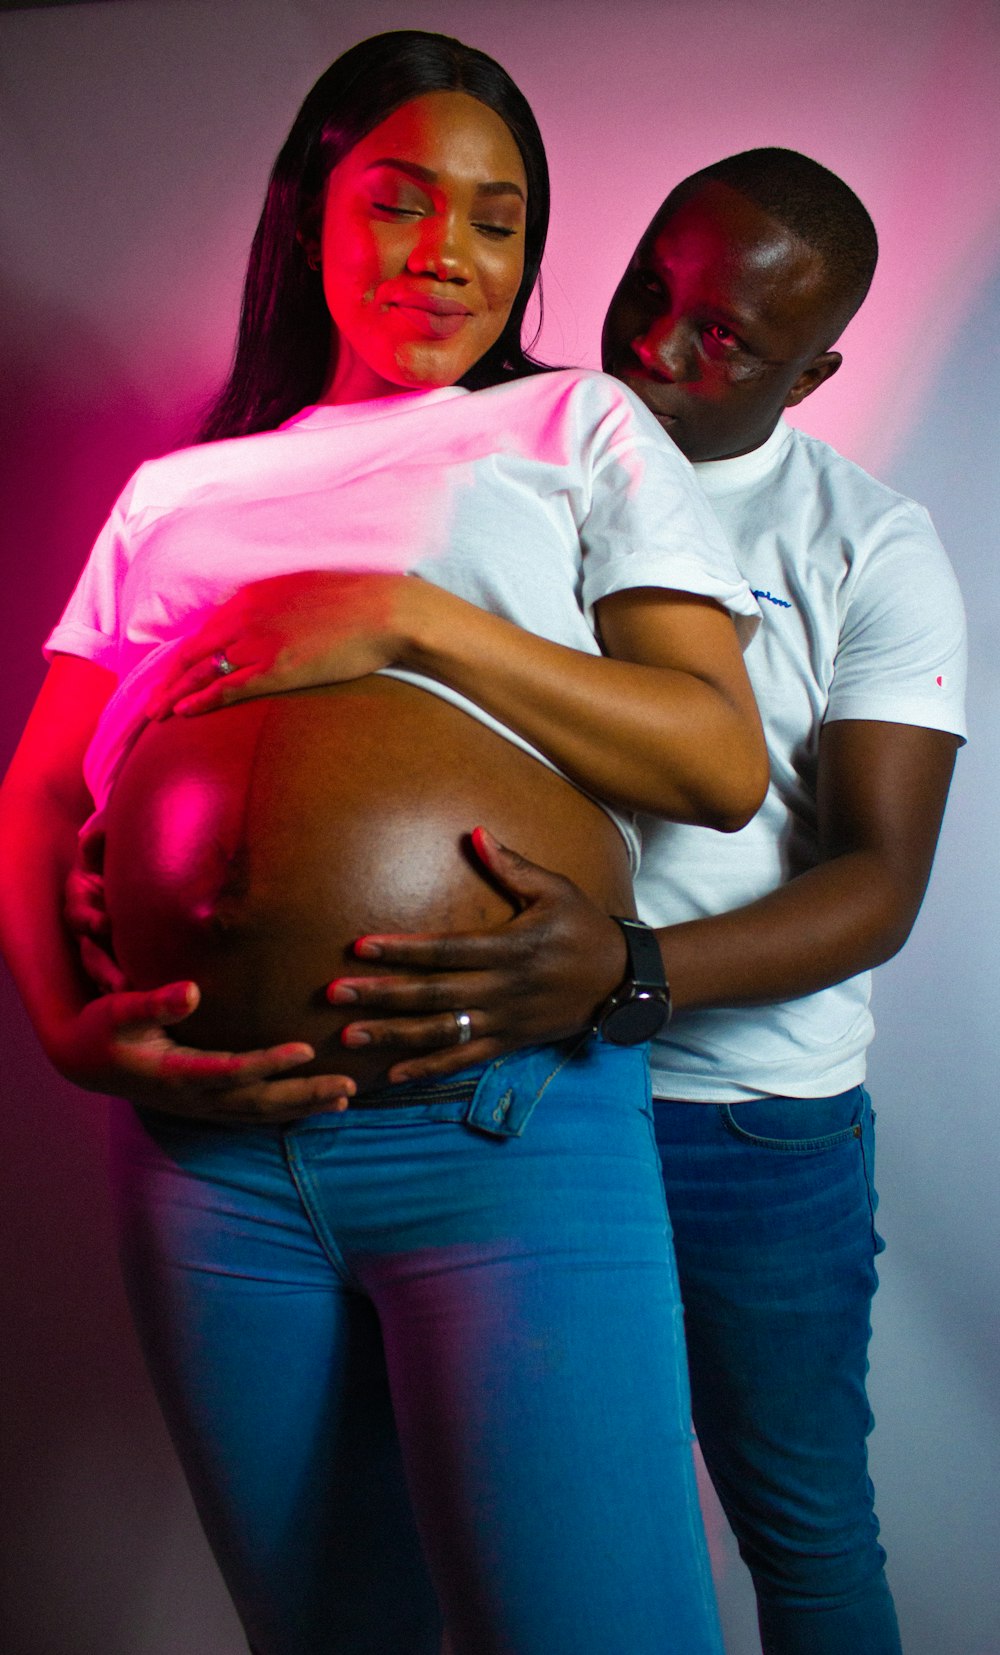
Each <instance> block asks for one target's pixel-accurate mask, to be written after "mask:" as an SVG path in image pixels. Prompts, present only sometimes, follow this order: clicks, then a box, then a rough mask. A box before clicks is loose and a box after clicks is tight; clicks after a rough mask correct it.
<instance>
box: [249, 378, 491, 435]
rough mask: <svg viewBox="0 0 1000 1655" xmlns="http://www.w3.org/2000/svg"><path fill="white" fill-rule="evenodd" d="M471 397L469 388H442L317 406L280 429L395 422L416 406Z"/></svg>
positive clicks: (313, 404) (456, 386) (291, 419)
mask: <svg viewBox="0 0 1000 1655" xmlns="http://www.w3.org/2000/svg"><path fill="white" fill-rule="evenodd" d="M470 394H471V393H470V392H469V389H468V387H467V386H465V385H439V386H438V387H437V388H436V389H435V390H433V391H400V392H399V394H398V395H397V396H388V397H373V398H372V399H371V401H370V402H313V403H310V404H309V406H308V407H307V408H303V409H301V410H300V412H299V413H297V414H293V415H292V416H291V418H290V419H287V420H285V422H284V424H283V425H282V426H281V427H279V429H280V430H282V431H287V430H288V429H289V428H290V427H292V426H300V425H308V426H316V425H344V424H349V425H357V424H360V423H361V421H363V420H364V421H367V420H377V419H391V417H392V416H393V414H401V413H402V412H403V411H404V410H405V409H406V408H410V407H412V406H413V405H414V404H415V403H422V404H424V405H426V404H427V403H428V402H445V401H447V400H448V399H449V398H450V397H465V396H469V395H470Z"/></svg>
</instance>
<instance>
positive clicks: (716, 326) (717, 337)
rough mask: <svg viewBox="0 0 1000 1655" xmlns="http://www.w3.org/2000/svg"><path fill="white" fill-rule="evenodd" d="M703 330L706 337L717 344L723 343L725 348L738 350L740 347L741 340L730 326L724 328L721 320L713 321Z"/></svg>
mask: <svg viewBox="0 0 1000 1655" xmlns="http://www.w3.org/2000/svg"><path fill="white" fill-rule="evenodd" d="M703 331H704V335H705V338H706V339H709V340H711V342H712V343H713V344H715V345H721V346H722V348H723V350H738V349H739V348H740V342H739V340H738V339H737V337H736V335H735V333H732V332H731V331H730V329H729V328H724V327H723V326H722V324H721V323H720V322H713V323H712V324H711V326H710V327H707V328H705V329H704V330H703Z"/></svg>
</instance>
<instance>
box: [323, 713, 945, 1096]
mask: <svg viewBox="0 0 1000 1655" xmlns="http://www.w3.org/2000/svg"><path fill="white" fill-rule="evenodd" d="M957 746H958V741H957V738H956V737H955V736H953V735H950V734H948V733H946V732H943V731H939V730H927V729H923V728H918V727H916V726H913V725H906V724H887V723H877V722H874V721H868V720H843V721H839V722H835V723H831V724H829V725H827V726H825V727H824V729H823V730H822V732H821V735H820V745H819V768H818V796H817V804H818V812H819V844H820V855H821V861H820V863H819V865H818V866H817V867H815V868H812V869H810V870H809V871H808V872H807V873H804V874H801V875H799V876H798V877H796V878H795V879H792V880H790V881H789V883H788V884H787V885H785V886H782V887H780V888H779V889H777V890H775V891H772V892H770V893H768V894H767V895H766V896H763V897H761V898H759V899H758V900H757V901H755V902H752V903H749V904H748V905H746V906H745V907H742V908H738V909H735V910H733V911H731V912H729V913H725V914H718V915H715V916H713V917H711V918H708V919H699V920H692V921H688V922H686V923H684V924H681V925H674V926H667V927H665V928H664V929H662V930H661V931H659V932H658V936H659V939H660V943H661V948H662V952H663V957H664V963H665V966H666V969H667V975H668V977H669V979H670V984H671V990H672V994H673V997H674V1005H675V1012H676V1014H677V1015H678V1016H683V1013H684V1011H685V1010H693V1009H696V1008H701V1007H709V1006H735V1005H755V1004H757V1005H763V1004H767V1003H770V1002H775V1001H781V1000H790V999H795V998H798V997H800V996H801V995H804V994H811V993H814V992H816V991H817V990H819V989H821V988H826V987H829V986H830V985H831V984H833V983H837V982H840V981H842V980H843V979H844V978H845V977H849V976H852V975H854V973H856V972H858V971H863V970H866V969H868V968H869V967H872V966H875V965H879V964H881V962H882V961H884V960H887V959H889V958H890V957H891V956H892V955H893V954H895V953H896V952H897V951H898V950H899V949H900V948H901V947H902V945H903V943H904V942H905V941H906V938H907V936H908V935H909V933H910V930H911V928H912V925H913V922H914V920H915V918H916V916H917V912H918V910H919V908H920V903H921V901H922V898H923V894H924V891H925V889H926V885H927V880H928V877H929V874H930V870H931V864H932V861H933V858H934V850H935V847H936V844H937V839H938V834H939V831H940V827H941V820H942V817H943V814H944V807H945V802H946V800H947V796H948V787H949V783H950V781H951V775H952V770H953V767H954V762H955V753H956V749H957ZM477 848H479V850H480V855H481V856H482V857H483V859H484V861H485V862H486V863H487V865H488V866H489V867H490V870H491V872H492V873H493V875H494V877H499V878H500V880H501V882H502V883H503V884H504V885H505V886H506V887H507V889H508V890H509V891H510V892H511V894H512V895H513V896H514V898H515V900H516V901H517V902H518V904H519V906H520V909H521V911H520V913H519V914H518V915H517V917H516V918H515V919H513V920H512V921H510V922H509V923H508V924H507V925H504V926H502V927H499V928H498V929H497V930H495V931H493V932H488V933H482V934H480V935H476V936H473V935H466V936H462V937H451V938H448V937H430V938H413V939H409V938H388V937H379V938H365V939H362V940H361V942H360V943H359V945H358V952H359V954H361V955H362V956H363V957H365V958H366V959H372V958H381V959H383V960H384V961H385V962H386V964H388V965H392V966H393V967H394V968H396V969H400V968H402V970H404V971H405V972H407V975H405V976H396V977H392V978H366V979H361V978H340V979H338V981H337V983H335V984H333V985H332V986H331V998H333V999H334V1001H335V1002H336V1003H338V1004H351V1003H354V1004H356V1005H357V1006H358V1008H359V1016H358V1018H357V1019H356V1020H355V1021H354V1022H353V1023H351V1024H350V1025H349V1026H348V1028H347V1029H345V1030H344V1034H343V1038H344V1039H345V1040H346V1042H347V1043H348V1044H354V1043H357V1044H362V1043H364V1044H368V1043H372V1044H380V1043H388V1042H392V1043H396V1044H399V1043H402V1044H405V1045H406V1046H407V1047H408V1048H409V1049H411V1050H413V1051H414V1052H415V1053H417V1052H424V1053H426V1052H427V1051H428V1049H429V1048H433V1047H443V1048H445V1049H444V1050H438V1051H436V1052H433V1053H432V1054H431V1055H427V1056H419V1057H417V1056H415V1057H414V1058H412V1059H408V1060H406V1061H405V1063H402V1064H398V1065H397V1066H396V1068H395V1070H394V1071H393V1078H394V1079H403V1078H416V1077H418V1076H424V1075H443V1074H448V1073H450V1072H452V1071H454V1070H455V1069H456V1068H459V1067H462V1066H464V1065H467V1064H469V1063H470V1062H476V1061H481V1060H483V1059H488V1058H490V1057H493V1056H495V1055H497V1053H499V1052H502V1051H506V1050H509V1049H510V1048H511V1047H513V1046H516V1045H523V1044H525V1043H527V1042H536V1041H543V1040H547V1039H556V1038H563V1037H565V1036H566V1035H568V1034H571V1033H573V1032H575V1031H576V1030H580V1029H583V1028H585V1027H587V1026H588V1024H589V1023H590V1022H591V1020H592V1017H593V1014H594V1011H595V1010H596V1008H597V1007H598V1006H600V1004H601V1003H602V1002H603V1000H604V999H606V997H607V996H608V994H610V993H611V992H612V990H613V989H614V988H616V987H617V985H618V983H619V982H620V981H621V979H622V977H623V975H624V969H625V967H624V947H623V944H622V941H621V937H620V933H619V931H618V927H617V926H616V925H615V924H614V923H613V922H612V921H610V920H609V919H608V918H607V917H606V916H605V915H604V914H602V913H601V912H600V910H599V909H598V908H596V906H595V905H594V904H593V903H591V902H590V901H589V899H587V898H586V897H585V896H584V895H583V894H582V893H581V892H580V891H578V890H577V889H576V887H574V886H572V885H570V884H569V882H568V881H566V880H563V879H560V878H558V877H557V876H555V875H552V874H548V873H546V872H545V871H544V870H542V869H538V868H536V867H535V866H534V865H533V864H531V863H525V862H524V861H523V860H522V859H521V858H518V857H513V856H511V855H510V853H506V852H504V851H502V850H500V849H499V848H494V846H493V845H492V844H491V842H490V841H489V839H488V837H487V838H482V837H481V838H480V839H479V840H478V843H477ZM416 972H421V973H427V974H428V975H423V976H419V977H418V976H415V975H413V973H416ZM459 1010H462V1011H468V1012H470V1013H471V1015H472V1020H473V1021H472V1029H473V1041H472V1042H471V1043H470V1044H466V1045H464V1046H462V1047H461V1048H460V1049H458V1050H456V1048H455V1045H454V1042H455V1022H454V1018H453V1016H452V1013H453V1012H454V1011H459ZM372 1013H375V1014H376V1016H377V1017H378V1018H379V1019H385V1021H373V1020H372V1016H371V1014H372ZM364 1037H367V1038H364Z"/></svg>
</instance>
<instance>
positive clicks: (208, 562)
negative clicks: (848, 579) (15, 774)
mask: <svg viewBox="0 0 1000 1655" xmlns="http://www.w3.org/2000/svg"><path fill="white" fill-rule="evenodd" d="M317 568H335V569H344V570H368V571H379V572H386V571H389V572H403V571H408V572H410V573H412V574H416V575H419V576H422V577H423V578H424V579H425V580H429V581H433V582H435V583H436V584H438V585H440V586H443V587H446V588H447V589H448V590H449V591H451V592H455V593H457V594H458V595H459V596H460V597H463V598H467V599H469V601H471V602H472V603H475V604H477V605H478V606H479V607H480V608H483V609H488V610H491V611H492V612H493V613H494V614H497V615H502V616H505V617H506V618H507V619H508V620H511V621H514V622H516V623H517V624H518V625H519V626H522V627H525V628H527V629H528V630H530V631H532V632H535V633H537V634H539V635H540V636H542V637H545V638H549V639H551V640H553V641H555V642H558V643H560V644H565V645H568V646H570V647H572V648H573V649H577V650H582V651H584V652H586V653H587V654H591V655H596V654H599V653H600V648H599V645H598V642H597V638H596V636H595V631H594V624H595V623H594V617H593V606H594V604H595V603H597V602H598V600H599V599H601V598H603V597H607V596H608V595H609V594H611V593H613V592H618V591H624V590H627V589H630V588H632V587H638V586H653V587H664V588H671V589H677V590H681V591H687V592H694V593H698V594H702V595H706V596H709V597H712V598H715V599H717V600H718V601H719V602H720V603H722V604H724V605H725V606H726V607H727V608H729V609H730V610H731V611H732V612H733V614H734V616H735V617H736V618H737V624H738V625H740V626H741V628H742V630H743V632H744V635H746V636H748V635H749V634H750V632H752V630H753V627H754V625H755V624H756V619H757V617H758V610H757V606H756V604H755V603H754V600H753V598H752V597H751V595H750V592H749V589H748V587H747V584H746V582H745V580H743V578H742V577H741V575H740V574H739V572H738V570H737V568H736V565H735V563H734V562H733V558H732V553H731V552H730V550H729V547H728V545H727V544H726V541H725V537H724V535H723V533H722V530H721V529H720V528H719V525H718V522H717V520H716V518H715V516H714V514H713V512H712V511H711V508H710V507H709V506H708V505H707V504H706V502H705V500H704V497H703V495H702V494H701V492H700V490H699V489H698V487H697V485H696V484H695V481H694V476H693V472H692V470H691V467H690V466H689V465H688V463H687V461H686V460H684V459H683V457H682V456H681V455H680V454H679V453H678V452H677V450H676V449H675V448H674V447H673V445H672V444H671V443H670V442H668V441H666V440H665V438H664V436H663V433H662V432H661V431H660V428H659V426H658V425H657V424H656V421H655V420H654V419H653V418H652V416H651V415H650V414H649V413H648V411H647V410H646V409H645V408H644V407H643V406H642V404H641V403H640V402H639V401H638V399H637V398H635V397H634V396H633V395H632V394H631V392H629V391H627V390H626V389H625V387H624V386H622V385H620V384H618V383H617V381H615V380H612V379H608V378H606V377H605V376H604V375H603V374H596V373H590V372H582V371H568V372H559V373H551V374H539V375H537V376H534V377H532V378H529V379H520V380H515V381H513V382H512V383H508V384H506V385H503V386H497V387H494V388H493V389H491V390H486V391H476V392H474V393H473V392H469V391H466V390H464V389H462V388H461V387H459V386H451V387H447V388H445V389H442V390H435V391H424V392H415V393H407V394H403V395H400V396H394V397H387V398H383V399H380V400H378V401H374V402H363V403H351V404H347V405H341V406H337V407H328V406H318V407H314V408H307V409H306V410H305V411H304V412H303V413H301V414H299V415H297V416H296V417H295V418H294V419H292V420H290V421H289V422H288V423H287V424H286V425H284V426H282V427H281V428H280V430H277V431H269V432H264V433H262V434H260V435H258V436H252V437H239V438H234V439H231V440H227V441H223V442H215V443H206V444H204V445H202V446H200V447H196V448H188V449H182V450H180V451H179V452H178V453H175V454H168V455H166V456H165V457H164V458H163V459H159V460H153V461H150V462H149V463H147V464H146V465H143V466H141V467H140V469H139V470H138V471H137V472H136V474H135V476H134V477H133V478H132V481H131V482H130V483H129V484H128V486H127V488H126V489H125V491H124V493H123V494H122V495H121V497H120V499H119V500H118V502H117V504H116V506H115V508H114V510H113V512H112V514H111V517H110V519H109V521H108V523H107V524H106V525H105V528H104V529H103V531H102V533H101V535H100V536H99V538H98V540H97V543H96V545H95V547H94V549H93V551H92V553H91V555H90V559H89V561H88V563H87V565H86V567H85V569H84V571H83V574H82V576H81V578H80V581H79V583H78V585H77V588H76V591H75V592H74V594H73V596H72V598H71V599H70V602H69V605H68V606H67V608H66V610H65V613H64V614H63V617H62V619H61V621H60V622H59V624H58V626H57V627H56V628H55V630H54V631H53V632H52V634H51V636H50V637H49V639H48V640H47V643H46V649H47V651H48V652H49V653H51V652H53V651H57V650H61V651H65V652H67V653H69V654H73V655H82V656H84V657H85V658H86V659H88V660H91V661H94V662H96V663H98V664H99V665H101V666H105V667H108V668H110V670H111V671H112V672H114V673H115V674H116V676H117V678H118V680H119V687H118V689H117V691H116V692H115V694H114V696H113V697H112V699H111V701H110V703H109V704H108V707H107V709H106V710H105V713H104V715H103V716H102V719H101V721H100V725H99V727H98V730H97V732H96V734H95V736H94V739H93V741H92V742H91V745H90V749H89V751H88V753H87V757H86V761H85V766H84V773H85V776H86V780H87V784H88V786H89V787H90V790H91V793H92V794H93V797H94V800H95V803H96V804H97V806H98V808H100V807H101V806H102V805H103V803H104V802H105V800H106V798H107V795H108V792H109V790H110V787H111V783H112V781H113V780H114V775H115V772H116V768H117V766H118V765H119V764H120V762H121V759H122V757H123V755H124V753H125V752H126V751H127V749H128V746H129V744H130V742H131V741H132V740H133V739H134V737H135V735H136V734H137V733H138V731H139V729H141V727H142V724H143V716H142V714H143V707H144V705H145V704H146V701H147V699H148V695H149V690H150V687H151V684H152V682H153V679H154V677H155V676H156V674H157V673H158V672H159V671H160V665H161V659H162V656H163V654H164V652H165V651H166V649H168V648H170V647H172V646H173V645H174V644H175V643H176V641H177V640H178V639H179V638H181V637H183V636H184V635H186V634H189V633H190V632H191V631H193V630H194V629H195V628H196V627H197V625H198V624H199V622H200V621H201V620H202V619H204V618H205V616H206V615H207V614H208V613H209V612H210V611H211V610H212V609H214V608H215V607H216V606H217V605H218V604H220V603H221V602H222V601H223V600H224V599H225V598H227V597H229V596H230V595H231V594H232V593H233V592H235V591H236V590H237V589H238V588H239V587H240V586H243V585H245V584H246V583H247V582H249V581H253V580H259V579H262V578H264V577H265V576H269V575H275V574H280V573H284V572H286V571H290V570H294V569H317ZM394 676H397V677H401V678H405V679H407V680H408V681H410V682H413V683H417V684H419V685H421V686H422V687H423V688H424V689H426V690H429V691H430V692H431V693H433V694H434V695H439V696H443V697H444V698H445V699H447V700H450V701H452V702H455V703H456V704H457V705H458V706H460V707H462V708H463V709H464V711H465V712H467V713H469V714H470V715H471V716H472V717H473V718H476V719H479V720H480V721H481V722H483V723H485V724H488V725H490V726H491V727H492V728H493V729H496V730H499V731H500V733H501V734H502V735H504V736H506V737H508V738H509V739H510V740H512V741H516V742H518V744H519V745H520V746H522V747H526V748H527V750H528V751H529V752H532V753H534V756H535V757H536V758H539V759H542V755H541V754H539V753H536V752H535V750H534V749H533V748H531V747H530V746H528V744H527V743H526V742H524V741H522V740H521V738H520V737H519V736H517V735H515V734H513V733H512V732H511V731H510V730H508V729H506V728H505V727H504V726H502V725H500V724H498V723H497V722H496V720H494V719H493V718H491V717H490V716H489V715H488V714H487V713H484V712H483V711H482V710H481V709H480V708H479V707H477V706H475V705H474V703H472V702H470V701H467V700H466V699H465V698H464V697H462V696H460V695H458V694H456V693H455V692H454V691H453V690H451V689H449V688H447V687H446V686H444V685H441V684H438V683H436V682H435V681H434V680H432V679H428V678H423V677H419V676H417V675H414V674H411V673H404V672H394ZM542 761H543V762H547V761H545V760H544V759H543V760H542ZM615 820H616V821H617V822H618V824H619V826H620V827H621V828H622V831H623V832H624V833H625V836H626V839H627V840H629V842H630V845H631V846H632V847H633V849H634V844H635V833H634V828H633V827H632V825H631V823H630V822H629V821H628V820H626V819H625V818H622V817H620V816H618V815H617V814H615Z"/></svg>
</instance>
